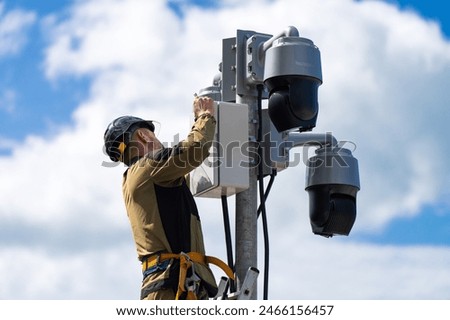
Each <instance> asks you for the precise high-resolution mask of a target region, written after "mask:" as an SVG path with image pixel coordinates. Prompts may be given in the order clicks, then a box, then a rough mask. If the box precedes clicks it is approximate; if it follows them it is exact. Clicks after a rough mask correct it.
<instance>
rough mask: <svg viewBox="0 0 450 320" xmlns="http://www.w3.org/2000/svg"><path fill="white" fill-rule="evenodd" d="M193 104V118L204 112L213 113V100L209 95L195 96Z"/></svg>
mask: <svg viewBox="0 0 450 320" xmlns="http://www.w3.org/2000/svg"><path fill="white" fill-rule="evenodd" d="M193 106H194V116H195V118H198V117H200V116H201V115H202V114H205V113H209V114H212V115H214V100H213V99H211V98H209V97H197V96H196V97H195V98H194V103H193Z"/></svg>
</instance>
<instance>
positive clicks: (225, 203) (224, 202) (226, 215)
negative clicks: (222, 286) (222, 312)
mask: <svg viewBox="0 0 450 320" xmlns="http://www.w3.org/2000/svg"><path fill="white" fill-rule="evenodd" d="M221 199H222V212H223V224H224V227H225V244H226V247H227V259H228V266H229V267H230V268H231V270H233V272H234V271H235V270H234V261H233V244H232V242H231V227H230V215H229V213H228V201H227V196H224V195H223V196H221ZM235 291H236V286H235V283H234V281H233V280H231V279H230V292H235Z"/></svg>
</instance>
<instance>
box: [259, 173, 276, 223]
mask: <svg viewBox="0 0 450 320" xmlns="http://www.w3.org/2000/svg"><path fill="white" fill-rule="evenodd" d="M276 175H277V169H272V173H271V174H270V180H269V184H268V185H267V187H266V191H265V192H264V201H267V198H268V197H269V193H270V190H271V189H272V185H273V182H274V180H275V177H276ZM261 211H262V205H261V204H260V205H259V207H258V211H257V214H258V218H259V216H260V214H261Z"/></svg>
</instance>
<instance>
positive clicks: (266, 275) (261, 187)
mask: <svg viewBox="0 0 450 320" xmlns="http://www.w3.org/2000/svg"><path fill="white" fill-rule="evenodd" d="M262 91H263V86H262V85H258V118H259V121H258V124H259V125H258V156H259V164H258V180H259V198H260V207H261V218H262V225H263V236H264V288H263V299H264V300H267V299H268V293H269V230H268V226H267V215H266V199H265V195H264V173H263V159H264V158H263V149H262V146H261V144H262V139H263V136H262V135H263V130H262V122H263V121H262Z"/></svg>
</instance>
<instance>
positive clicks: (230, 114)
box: [190, 101, 250, 198]
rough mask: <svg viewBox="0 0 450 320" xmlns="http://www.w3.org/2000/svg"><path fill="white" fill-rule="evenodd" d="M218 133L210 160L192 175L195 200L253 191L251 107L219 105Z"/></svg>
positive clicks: (217, 110)
mask: <svg viewBox="0 0 450 320" xmlns="http://www.w3.org/2000/svg"><path fill="white" fill-rule="evenodd" d="M215 117H216V120H217V125H216V133H215V136H214V141H213V145H212V146H211V149H210V155H209V157H208V158H207V159H206V160H205V161H204V162H203V163H202V164H201V166H199V167H198V168H196V169H195V170H193V171H192V172H191V174H190V188H191V192H192V194H193V195H194V196H197V197H207V198H220V197H221V196H223V195H225V196H231V195H234V194H236V193H239V192H241V191H244V190H246V189H248V187H249V166H250V163H249V157H248V129H249V124H248V106H247V105H246V104H238V103H231V102H222V101H221V102H218V103H217V106H216V115H215Z"/></svg>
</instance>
